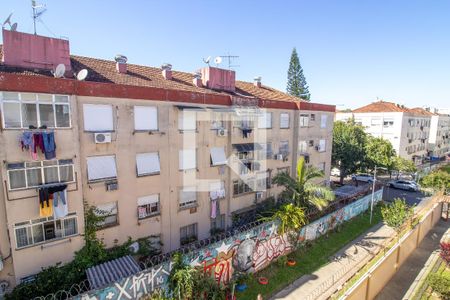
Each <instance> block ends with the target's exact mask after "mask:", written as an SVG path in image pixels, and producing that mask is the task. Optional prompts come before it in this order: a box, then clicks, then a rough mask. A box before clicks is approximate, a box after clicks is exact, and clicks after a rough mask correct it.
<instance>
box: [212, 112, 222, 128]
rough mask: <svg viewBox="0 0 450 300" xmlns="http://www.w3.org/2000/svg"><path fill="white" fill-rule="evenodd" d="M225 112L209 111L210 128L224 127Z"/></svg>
mask: <svg viewBox="0 0 450 300" xmlns="http://www.w3.org/2000/svg"><path fill="white" fill-rule="evenodd" d="M224 117H225V114H224V113H223V112H220V111H214V110H212V111H211V129H222V128H225V120H224Z"/></svg>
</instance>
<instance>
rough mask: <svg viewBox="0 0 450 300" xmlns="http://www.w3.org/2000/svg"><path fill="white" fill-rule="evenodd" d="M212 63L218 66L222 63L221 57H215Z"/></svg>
mask: <svg viewBox="0 0 450 300" xmlns="http://www.w3.org/2000/svg"><path fill="white" fill-rule="evenodd" d="M214 62H215V63H216V66H218V65H220V64H221V63H222V57H220V56H217V57H216V58H214Z"/></svg>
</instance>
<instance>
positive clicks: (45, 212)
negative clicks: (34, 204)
mask: <svg viewBox="0 0 450 300" xmlns="http://www.w3.org/2000/svg"><path fill="white" fill-rule="evenodd" d="M52 197H53V196H52V195H49V199H48V202H47V203H48V205H47V203H45V204H44V205H39V216H40V217H51V216H53V199H52Z"/></svg>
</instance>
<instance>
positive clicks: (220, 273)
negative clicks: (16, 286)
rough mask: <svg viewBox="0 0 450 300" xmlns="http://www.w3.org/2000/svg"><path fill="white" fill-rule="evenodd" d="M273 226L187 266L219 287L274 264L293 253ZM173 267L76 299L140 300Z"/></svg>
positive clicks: (309, 229)
mask: <svg viewBox="0 0 450 300" xmlns="http://www.w3.org/2000/svg"><path fill="white" fill-rule="evenodd" d="M382 195H383V190H379V191H377V192H375V195H374V203H377V202H379V201H380V200H381V197H382ZM371 198H372V196H371V195H368V196H365V197H363V198H361V199H359V200H358V201H355V202H353V203H351V204H349V205H347V206H345V207H343V208H341V209H339V210H337V211H335V212H333V213H331V214H328V215H326V216H324V217H322V218H320V219H318V220H316V221H314V222H312V223H310V224H308V225H307V226H304V227H303V228H301V230H300V234H299V239H300V241H301V242H303V241H307V240H314V239H316V238H318V237H319V236H321V235H323V234H325V233H326V232H327V231H329V230H331V229H333V228H334V227H335V226H337V225H338V224H340V223H342V222H344V221H347V220H349V219H351V218H353V217H355V216H357V215H359V214H361V213H362V212H364V211H365V210H367V209H368V208H369V207H370V202H371ZM277 229H278V226H277V224H276V223H273V222H270V223H264V224H262V225H259V226H257V227H255V228H252V229H251V230H248V231H245V232H242V233H240V234H238V235H235V236H233V237H230V238H228V239H226V240H222V241H219V242H217V243H214V244H211V245H209V246H207V247H205V248H203V249H201V250H198V251H195V252H193V253H191V254H189V255H187V256H185V259H186V262H187V263H189V264H190V265H191V266H193V267H197V268H201V269H202V270H203V271H204V272H205V273H208V274H210V275H211V276H213V277H214V278H215V279H216V280H217V282H219V283H228V282H229V281H230V280H231V278H232V276H233V273H234V272H235V271H237V272H252V273H253V272H256V271H259V270H261V269H263V268H265V267H266V266H267V265H268V264H270V263H271V262H272V261H273V260H275V259H277V258H278V257H279V256H281V255H285V254H288V253H289V252H290V251H292V245H291V244H290V243H289V241H288V238H287V237H286V236H281V235H279V234H278V233H277ZM171 266H172V263H171V262H165V263H163V264H160V265H158V266H155V267H152V268H149V269H146V270H144V271H142V272H140V273H138V274H135V275H133V276H130V277H127V278H124V279H122V280H121V281H119V282H116V283H114V284H113V285H110V286H108V287H105V288H103V289H100V290H94V291H89V292H88V293H85V294H82V295H78V296H76V297H74V298H73V299H77V300H116V299H117V300H118V299H120V300H124V299H139V298H140V297H141V296H143V295H145V294H148V293H150V292H151V291H153V290H155V289H158V288H166V283H167V279H168V276H169V274H170V270H171Z"/></svg>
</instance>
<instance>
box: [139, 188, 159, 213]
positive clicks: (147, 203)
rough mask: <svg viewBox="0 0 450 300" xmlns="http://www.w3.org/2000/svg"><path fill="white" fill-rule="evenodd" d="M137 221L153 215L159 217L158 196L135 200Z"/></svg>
mask: <svg viewBox="0 0 450 300" xmlns="http://www.w3.org/2000/svg"><path fill="white" fill-rule="evenodd" d="M137 205H138V208H137V213H138V219H145V218H148V217H152V216H155V215H159V195H158V194H155V195H150V196H144V197H140V198H138V200H137Z"/></svg>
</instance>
